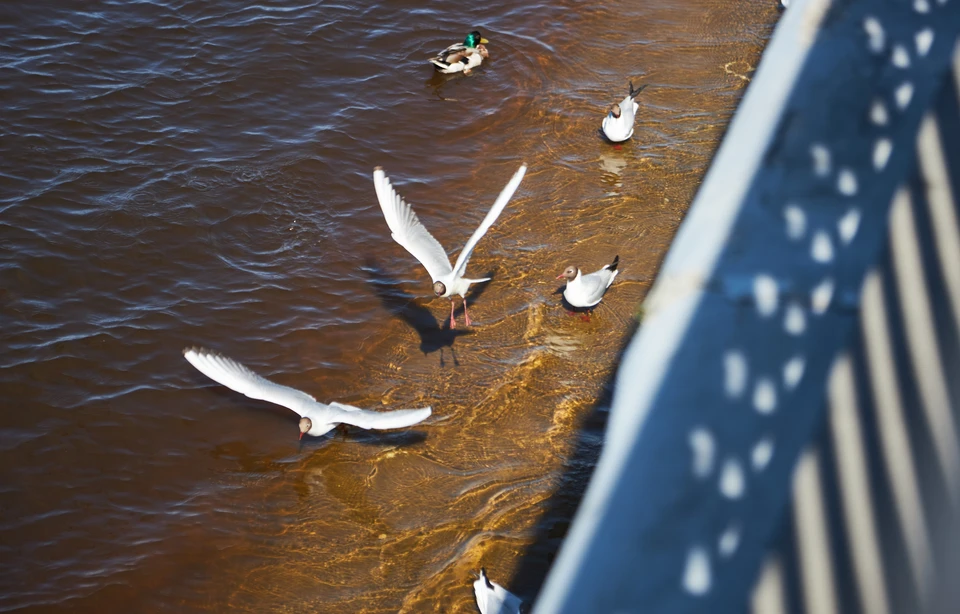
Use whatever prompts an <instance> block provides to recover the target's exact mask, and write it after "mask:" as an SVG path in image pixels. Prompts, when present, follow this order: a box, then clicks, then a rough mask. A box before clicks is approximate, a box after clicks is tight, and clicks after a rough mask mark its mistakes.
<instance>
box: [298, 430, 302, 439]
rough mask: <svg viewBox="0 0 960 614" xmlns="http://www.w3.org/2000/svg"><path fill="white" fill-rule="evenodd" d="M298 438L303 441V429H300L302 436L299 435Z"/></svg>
mask: <svg viewBox="0 0 960 614" xmlns="http://www.w3.org/2000/svg"><path fill="white" fill-rule="evenodd" d="M297 439H299V440H300V441H303V431H300V437H298V438H297Z"/></svg>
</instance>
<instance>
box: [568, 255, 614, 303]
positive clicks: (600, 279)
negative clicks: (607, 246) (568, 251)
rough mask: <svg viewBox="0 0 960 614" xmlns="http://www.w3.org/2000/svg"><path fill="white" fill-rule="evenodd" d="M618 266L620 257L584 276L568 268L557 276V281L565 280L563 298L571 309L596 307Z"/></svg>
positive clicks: (572, 267) (576, 270) (574, 269)
mask: <svg viewBox="0 0 960 614" xmlns="http://www.w3.org/2000/svg"><path fill="white" fill-rule="evenodd" d="M619 264H620V256H619V255H617V256H616V257H614V259H613V262H611V263H610V264H606V265H604V266H603V268H601V269H600V270H599V271H594V272H593V273H587V274H586V275H584V274H583V273H581V272H580V269H579V268H578V267H575V266H573V265H571V266H568V267H567V268H566V269H564V270H563V273H560V274H559V275H557V279H566V280H567V285H566V287H565V288H564V289H563V298H564V299H565V300H566V301H567V303H568V304H569V305H570V306H572V307H577V308H587V309H589V308H590V307H594V306H596V305H598V304H599V303H600V301H601V300H603V295H604V293H606V291H607V288H609V287H610V284H612V283H613V280H614V279H615V278H616V277H617V274H618V273H619V272H620V271H618V270H617V266H618V265H619Z"/></svg>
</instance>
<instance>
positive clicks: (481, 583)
mask: <svg viewBox="0 0 960 614" xmlns="http://www.w3.org/2000/svg"><path fill="white" fill-rule="evenodd" d="M473 594H474V595H476V597H477V607H478V608H480V614H520V604H521V603H522V601H521V600H520V598H519V597H517V596H516V595H514V594H513V593H511V592H510V591H508V590H507V589H505V588H503V587H502V586H500V585H499V584H497V583H496V582H491V581H490V578H488V577H487V570H486V568H484V567H481V568H480V578H478V579H477V581H476V582H474V583H473Z"/></svg>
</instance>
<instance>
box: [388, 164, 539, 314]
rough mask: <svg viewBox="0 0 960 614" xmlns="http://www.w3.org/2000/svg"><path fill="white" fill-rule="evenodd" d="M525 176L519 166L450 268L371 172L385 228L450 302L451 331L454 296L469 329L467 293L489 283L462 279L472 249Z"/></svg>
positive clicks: (441, 252) (406, 209)
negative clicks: (461, 300)
mask: <svg viewBox="0 0 960 614" xmlns="http://www.w3.org/2000/svg"><path fill="white" fill-rule="evenodd" d="M526 172H527V165H526V164H521V165H520V170H518V171H517V172H516V173H514V174H513V177H512V178H511V179H510V181H509V182H508V183H507V185H506V187H504V188H503V191H502V192H500V196H498V197H497V200H496V201H495V202H494V203H493V207H492V208H491V209H490V212H489V213H487V217H485V218H483V221H482V222H481V223H480V227H479V228H477V229H476V230H475V231H474V233H473V235H472V236H471V237H470V240H469V241H467V244H466V245H464V246H463V251H461V252H460V255H459V256H458V257H457V263H456V264H455V265H453V266H452V267H451V266H450V260H449V258H447V252H446V251H445V250H444V249H443V246H442V245H440V242H439V241H437V240H436V239H435V238H433V235H431V234H430V231H428V230H427V229H426V228H425V227H424V225H423V224H421V223H420V220H419V219H418V218H417V214H416V213H414V212H413V209H412V208H411V207H410V205H409V204H407V203H406V202H404V200H403V199H402V198H401V197H400V195H399V194H397V192H396V190H394V189H393V186H392V185H390V180H389V179H387V176H386V175H385V174H384V172H383V169H382V168H381V167H379V166H378V167H377V168H376V169H374V171H373V185H374V187H376V189H377V199H379V201H380V208H381V209H383V217H384V219H386V220H387V226H389V227H390V232H391V233H392V234H391V236H392V237H393V240H394V241H396V242H397V243H399V244H400V245H402V246H403V248H404V249H405V250H407V251H408V252H410V253H411V254H413V256H414V258H416V259H417V260H419V261H420V264H422V265H423V268H425V269H427V273H429V274H430V278H431V279H432V280H433V293H434V294H436V295H437V296H443V297H447V298H450V328H456V327H457V322H456V320H454V318H453V295H454V294H459V295H460V298H462V299H463V318H464V320H465V321H466V324H467V326H470V314H469V313H467V297H466V294H467V290H468V289H469V288H470V284H475V283H477V282H481V281H490V278H489V277H485V278H483V279H467V278H466V277H464V276H463V275H464V273H466V271H467V263H468V262H469V261H470V254H472V253H473V248H474V247H476V246H477V241H479V240H480V238H481V237H482V236H483V235H484V234H486V232H487V230H489V229H490V227H491V226H493V223H494V222H495V221H497V218H498V217H499V216H500V212H501V211H503V208H504V207H506V206H507V203H508V202H510V198H511V197H512V196H513V193H514V192H516V191H517V187H518V186H519V185H520V181H521V180H522V179H523V174H524V173H526Z"/></svg>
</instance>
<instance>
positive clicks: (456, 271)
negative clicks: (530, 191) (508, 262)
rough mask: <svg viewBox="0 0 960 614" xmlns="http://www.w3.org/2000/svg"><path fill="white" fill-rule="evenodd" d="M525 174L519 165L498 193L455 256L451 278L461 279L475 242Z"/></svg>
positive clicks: (491, 224) (518, 185)
mask: <svg viewBox="0 0 960 614" xmlns="http://www.w3.org/2000/svg"><path fill="white" fill-rule="evenodd" d="M526 172H527V165H526V164H521V165H520V169H519V170H518V171H517V172H516V173H514V174H513V177H512V178H511V179H510V181H509V183H507V185H506V186H505V187H504V188H503V190H502V191H501V192H500V196H498V197H497V200H496V201H495V202H494V203H493V207H492V208H491V209H490V212H489V213H487V217H485V218H483V221H482V222H480V227H479V228H477V229H476V230H475V231H474V232H473V236H471V237H470V240H469V241H467V244H466V245H464V246H463V251H461V252H460V255H459V256H457V263H456V264H455V265H453V276H454V277H462V276H463V274H464V273H465V272H466V270H467V263H468V262H470V254H472V253H473V248H474V247H476V246H477V242H478V241H479V240H480V237H482V236H483V235H485V234H487V231H488V230H489V229H490V227H491V226H493V223H494V222H496V221H497V218H498V217H500V212H502V211H503V208H504V207H506V206H507V203H508V202H510V199H511V198H512V197H513V193H514V192H516V191H517V188H518V187H520V182H521V181H522V180H523V175H524V173H526Z"/></svg>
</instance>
